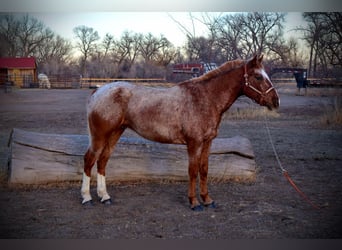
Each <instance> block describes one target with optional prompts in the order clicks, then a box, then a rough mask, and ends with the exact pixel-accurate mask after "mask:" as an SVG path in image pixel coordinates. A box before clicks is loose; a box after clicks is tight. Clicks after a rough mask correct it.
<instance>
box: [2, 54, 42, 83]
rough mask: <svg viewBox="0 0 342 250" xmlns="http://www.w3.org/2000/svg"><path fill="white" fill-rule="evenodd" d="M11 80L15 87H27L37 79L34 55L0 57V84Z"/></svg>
mask: <svg viewBox="0 0 342 250" xmlns="http://www.w3.org/2000/svg"><path fill="white" fill-rule="evenodd" d="M5 82H12V83H13V84H14V85H15V86H17V87H29V86H30V84H32V83H36V82H38V81H37V64H36V59H35V58H34V57H25V58H15V57H8V58H0V84H4V83H5Z"/></svg>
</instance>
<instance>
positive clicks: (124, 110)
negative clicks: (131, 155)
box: [81, 55, 279, 211]
mask: <svg viewBox="0 0 342 250" xmlns="http://www.w3.org/2000/svg"><path fill="white" fill-rule="evenodd" d="M262 59H263V55H261V56H259V55H255V56H254V57H252V58H250V59H249V60H241V59H237V60H233V61H228V62H226V63H224V64H222V65H221V66H220V67H218V68H216V69H214V70H212V71H210V72H208V73H206V74H204V75H202V76H200V77H197V78H192V79H190V80H187V81H184V82H181V83H179V84H177V85H175V86H173V87H171V88H152V87H145V86H136V85H133V84H130V83H128V82H113V83H109V84H106V85H103V86H102V87H100V88H98V89H97V90H95V91H94V92H93V93H92V94H91V95H90V97H89V99H88V102H87V105H86V107H87V121H88V130H89V141H90V142H89V147H88V149H87V151H86V153H85V155H84V172H83V178H82V187H81V196H82V199H83V200H82V204H89V203H90V204H92V197H91V195H90V177H91V169H92V167H93V166H94V164H95V162H96V163H97V195H98V197H99V199H100V201H101V202H102V203H104V204H111V203H112V200H111V198H110V196H109V194H108V193H107V189H106V179H105V168H106V164H107V162H108V159H109V157H110V155H111V153H112V151H113V149H114V147H115V145H116V143H117V141H118V140H119V138H120V136H121V135H122V133H123V132H124V131H125V129H127V128H129V129H132V130H134V131H135V132H137V133H138V134H139V135H141V136H142V137H144V138H146V139H148V140H152V141H156V142H160V143H169V144H184V145H186V148H187V153H188V176H189V184H188V199H189V202H190V208H191V209H192V210H194V211H201V210H203V209H204V207H211V208H215V207H216V206H217V205H216V203H215V202H214V200H213V199H212V198H211V197H210V196H209V193H208V187H207V175H208V157H209V152H210V146H211V143H212V140H213V139H214V138H215V137H216V136H217V132H218V127H219V124H220V121H221V118H222V115H223V113H224V112H225V111H227V110H228V109H229V107H230V106H231V105H232V104H233V103H234V102H235V100H237V98H238V97H240V96H242V95H245V96H247V97H249V98H250V99H252V100H253V101H255V102H256V103H258V104H260V105H261V106H266V107H267V108H268V109H270V110H272V109H276V108H278V107H279V97H278V94H277V91H276V89H275V88H274V87H273V85H272V82H271V80H270V78H269V77H268V75H267V73H266V72H265V70H264V67H263V65H262ZM198 175H199V186H200V188H199V189H200V197H201V199H202V202H199V200H198V198H197V196H196V187H197V184H196V183H197V179H198Z"/></svg>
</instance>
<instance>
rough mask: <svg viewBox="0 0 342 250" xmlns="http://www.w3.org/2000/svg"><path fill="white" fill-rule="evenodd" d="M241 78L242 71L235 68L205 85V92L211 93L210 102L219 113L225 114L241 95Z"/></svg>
mask: <svg viewBox="0 0 342 250" xmlns="http://www.w3.org/2000/svg"><path fill="white" fill-rule="evenodd" d="M242 77H243V71H242V70H241V69H240V68H236V69H233V70H231V71H229V72H227V73H226V74H221V75H219V76H217V77H215V78H213V79H211V80H210V81H208V83H207V84H206V88H207V91H208V92H210V93H211V95H212V100H213V102H214V103H215V105H216V106H217V109H218V110H219V111H220V112H221V113H223V112H225V111H226V110H227V109H228V108H229V107H230V106H231V105H232V104H233V103H234V102H235V101H236V99H237V98H238V97H239V96H240V95H241V94H242V83H241V78H242Z"/></svg>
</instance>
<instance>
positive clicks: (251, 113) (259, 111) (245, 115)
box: [225, 107, 280, 120]
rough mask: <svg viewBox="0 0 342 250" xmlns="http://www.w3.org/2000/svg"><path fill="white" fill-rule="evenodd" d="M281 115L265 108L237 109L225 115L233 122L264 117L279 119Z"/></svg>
mask: <svg viewBox="0 0 342 250" xmlns="http://www.w3.org/2000/svg"><path fill="white" fill-rule="evenodd" d="M279 116H280V114H279V113H278V112H277V111H275V110H272V111H270V110H268V109H267V108H265V107H248V108H236V109H234V110H230V111H228V112H227V113H226V114H225V118H228V119H233V120H245V119H259V118H262V117H268V118H278V117H279Z"/></svg>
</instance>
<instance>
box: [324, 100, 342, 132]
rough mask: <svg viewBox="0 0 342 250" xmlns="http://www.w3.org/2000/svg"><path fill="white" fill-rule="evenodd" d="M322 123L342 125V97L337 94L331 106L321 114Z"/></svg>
mask: <svg viewBox="0 0 342 250" xmlns="http://www.w3.org/2000/svg"><path fill="white" fill-rule="evenodd" d="M320 123H321V124H322V125H328V126H329V125H342V97H341V96H336V97H335V98H334V101H333V104H332V106H331V107H327V108H326V112H325V113H324V114H323V115H322V116H321V118H320Z"/></svg>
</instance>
